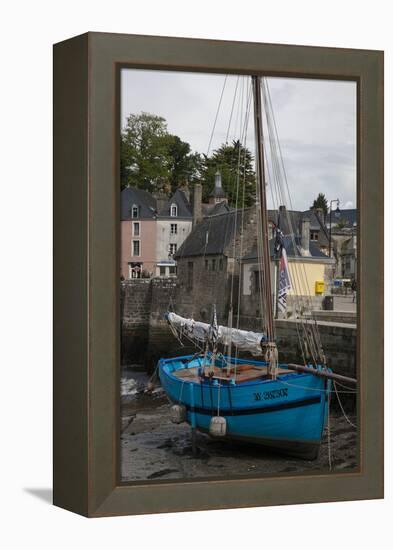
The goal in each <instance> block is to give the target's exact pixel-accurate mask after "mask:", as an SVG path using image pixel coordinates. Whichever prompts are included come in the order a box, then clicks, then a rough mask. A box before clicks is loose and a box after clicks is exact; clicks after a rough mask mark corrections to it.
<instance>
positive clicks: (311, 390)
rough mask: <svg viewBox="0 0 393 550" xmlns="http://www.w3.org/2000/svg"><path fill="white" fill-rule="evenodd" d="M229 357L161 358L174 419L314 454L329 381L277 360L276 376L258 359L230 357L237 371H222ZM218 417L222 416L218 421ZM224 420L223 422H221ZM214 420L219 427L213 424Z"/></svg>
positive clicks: (209, 430)
mask: <svg viewBox="0 0 393 550" xmlns="http://www.w3.org/2000/svg"><path fill="white" fill-rule="evenodd" d="M227 362H228V358H226V357H224V356H222V357H218V358H216V360H215V362H214V375H213V376H201V370H202V369H203V370H204V369H205V368H210V367H211V366H212V357H211V355H209V357H208V358H207V362H206V361H204V357H203V356H202V357H201V356H197V357H195V356H184V357H176V358H174V359H161V360H160V362H159V375H160V379H161V383H162V385H163V388H164V389H165V391H166V393H167V395H168V396H169V398H170V399H171V401H172V402H173V403H176V404H177V405H178V407H177V408H174V413H175V415H176V414H177V417H175V421H183V420H184V421H187V422H188V423H189V424H190V425H191V427H192V428H194V429H197V430H200V431H202V432H207V433H211V434H212V435H215V436H218V437H226V438H227V439H233V440H240V441H247V442H251V443H257V444H261V445H263V446H266V447H270V448H272V449H274V450H278V451H283V452H285V453H288V454H291V455H294V456H301V457H303V458H308V459H313V458H316V456H317V455H318V451H319V446H320V442H321V437H322V433H323V429H324V426H325V421H326V416H327V411H328V398H329V389H330V384H331V381H330V380H328V379H326V378H322V377H317V376H315V375H314V374H306V373H297V372H293V371H291V370H289V369H288V368H286V365H280V366H279V374H278V376H277V378H276V379H274V380H273V379H270V378H269V377H268V374H267V364H266V363H265V362H262V361H250V360H245V359H235V358H230V363H231V365H233V366H235V365H236V367H237V372H236V375H234V374H231V375H230V376H227V375H226V372H225V371H226V365H227ZM219 419H221V422H220V421H219ZM224 421H225V422H224ZM215 424H218V427H216V429H215Z"/></svg>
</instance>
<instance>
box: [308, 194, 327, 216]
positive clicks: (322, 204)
mask: <svg viewBox="0 0 393 550" xmlns="http://www.w3.org/2000/svg"><path fill="white" fill-rule="evenodd" d="M310 208H322V210H323V213H324V215H325V216H326V214H327V211H328V201H327V198H326V197H325V195H324V194H323V193H319V194H318V197H317V198H316V199H315V200H314V202H313V203H312V205H311V206H310Z"/></svg>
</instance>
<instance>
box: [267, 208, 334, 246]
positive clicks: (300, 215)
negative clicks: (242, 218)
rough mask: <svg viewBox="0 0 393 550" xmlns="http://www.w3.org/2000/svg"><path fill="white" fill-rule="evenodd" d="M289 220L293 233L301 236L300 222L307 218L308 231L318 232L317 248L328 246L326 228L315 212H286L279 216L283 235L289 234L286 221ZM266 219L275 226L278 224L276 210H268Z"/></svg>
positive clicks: (288, 225)
mask: <svg viewBox="0 0 393 550" xmlns="http://www.w3.org/2000/svg"><path fill="white" fill-rule="evenodd" d="M288 217H289V218H290V221H291V225H292V229H293V231H295V232H297V233H298V234H299V235H300V234H301V231H302V228H301V225H302V220H303V219H304V218H308V219H309V220H310V230H311V231H318V244H319V246H328V245H329V233H328V230H327V228H326V225H325V223H324V221H323V220H322V219H321V218H320V216H319V215H318V214H317V212H315V210H305V211H304V212H301V211H299V210H286V215H281V216H280V223H279V226H280V229H281V231H282V232H283V233H284V235H290V234H291V226H290V223H289V221H288ZM268 218H269V220H270V221H272V222H274V223H275V224H276V225H277V223H278V218H279V213H278V211H277V210H269V211H268Z"/></svg>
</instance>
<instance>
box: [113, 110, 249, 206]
mask: <svg viewBox="0 0 393 550" xmlns="http://www.w3.org/2000/svg"><path fill="white" fill-rule="evenodd" d="M217 170H219V171H220V172H221V177H222V186H223V189H224V191H225V192H226V194H227V195H228V201H229V204H230V205H232V206H235V205H236V196H237V205H238V207H239V208H240V207H241V206H242V205H243V192H244V206H250V205H251V204H253V203H254V202H255V173H254V171H253V167H252V156H251V153H250V151H249V150H248V149H246V148H244V147H243V146H242V145H241V143H240V142H239V141H233V142H232V144H231V145H228V144H223V145H221V147H219V148H218V149H217V150H215V151H213V153H212V154H211V155H210V156H209V157H208V156H206V155H203V156H202V155H200V154H199V153H195V152H192V151H191V147H190V145H189V144H188V143H186V142H185V141H182V140H181V138H180V137H179V136H176V135H172V134H170V133H169V132H168V127H167V122H166V120H165V119H164V118H162V117H160V116H157V115H154V114H150V113H144V112H142V113H140V114H131V115H130V116H129V117H128V119H127V123H126V125H125V127H124V128H123V130H122V132H121V146H120V178H121V187H122V189H123V188H124V187H128V186H132V187H137V188H140V189H145V190H147V191H150V192H154V191H164V192H165V193H166V194H169V193H173V192H174V191H176V189H178V188H179V187H181V186H182V185H183V184H184V183H186V182H188V183H189V184H190V185H191V187H192V186H193V184H194V183H195V182H200V183H202V185H203V200H204V201H207V200H208V198H209V195H210V193H211V192H212V190H213V188H214V176H215V173H216V172H217ZM243 189H244V191H243Z"/></svg>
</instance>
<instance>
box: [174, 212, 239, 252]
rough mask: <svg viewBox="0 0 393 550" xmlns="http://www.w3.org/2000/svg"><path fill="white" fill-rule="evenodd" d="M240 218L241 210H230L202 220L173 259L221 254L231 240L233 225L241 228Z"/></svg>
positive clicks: (233, 231)
mask: <svg viewBox="0 0 393 550" xmlns="http://www.w3.org/2000/svg"><path fill="white" fill-rule="evenodd" d="M242 216H243V211H242V210H234V209H232V210H230V211H227V212H224V213H221V214H216V215H213V216H208V217H206V218H204V219H203V220H202V221H201V222H199V223H198V224H197V225H196V226H195V227H194V229H193V230H192V232H191V233H190V235H189V236H188V237H187V239H186V240H185V241H184V242H183V244H182V245H181V247H180V248H179V250H178V251H177V254H176V256H175V259H180V258H182V257H184V256H185V257H189V256H203V255H208V254H223V253H224V252H225V250H226V248H227V247H228V246H229V245H230V244H231V242H232V240H233V237H234V234H235V223H236V225H237V227H238V228H240V227H241V220H242ZM236 220H237V221H236Z"/></svg>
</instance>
